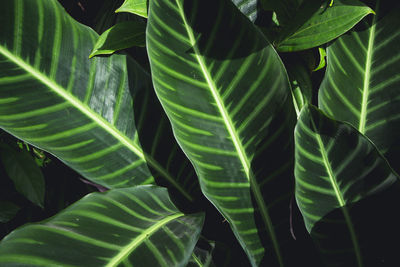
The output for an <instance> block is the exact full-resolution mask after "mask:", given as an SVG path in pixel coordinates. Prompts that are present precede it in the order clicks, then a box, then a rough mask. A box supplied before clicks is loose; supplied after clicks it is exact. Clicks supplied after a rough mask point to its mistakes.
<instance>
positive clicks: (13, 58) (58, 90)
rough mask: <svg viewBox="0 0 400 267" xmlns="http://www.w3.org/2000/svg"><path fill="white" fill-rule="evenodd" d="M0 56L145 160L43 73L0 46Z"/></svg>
mask: <svg viewBox="0 0 400 267" xmlns="http://www.w3.org/2000/svg"><path fill="white" fill-rule="evenodd" d="M0 54H2V55H3V56H5V57H6V58H7V59H9V60H10V61H12V62H13V63H15V64H16V65H17V66H19V67H20V68H22V69H23V70H25V71H27V72H28V73H30V74H31V75H32V76H33V77H35V78H36V79H38V80H39V81H41V82H42V83H44V84H45V85H47V86H48V87H50V88H51V89H52V90H53V91H54V92H55V93H57V94H58V95H59V96H60V97H62V98H64V99H65V100H66V101H68V103H70V104H71V105H72V106H74V107H75V108H77V109H78V110H79V111H81V112H82V113H83V114H85V115H86V116H88V117H89V118H90V119H92V120H93V121H95V122H96V123H97V124H98V125H99V126H100V127H101V128H103V129H104V130H105V131H107V132H108V133H109V134H111V135H112V136H113V137H115V138H116V139H117V140H119V141H120V142H122V143H123V144H124V145H126V146H127V147H128V148H129V149H130V150H131V151H133V152H134V153H135V154H136V155H137V156H138V157H140V158H141V159H145V157H144V155H143V152H142V150H141V149H140V148H139V147H137V146H136V145H134V144H132V142H131V141H130V140H129V139H128V138H127V137H125V136H123V135H122V134H121V133H120V132H119V131H118V130H117V129H115V128H114V127H113V126H111V125H110V124H109V123H108V122H107V121H106V120H105V119H104V118H102V117H100V115H98V114H97V113H95V112H94V111H92V110H91V109H89V108H88V107H86V106H84V105H83V104H82V103H81V102H80V101H79V100H78V99H76V98H75V97H74V96H72V95H71V94H69V93H67V92H65V91H64V89H63V88H62V87H61V86H60V85H58V84H57V83H56V82H55V81H53V80H50V79H49V78H48V77H46V76H45V75H44V74H43V73H41V72H39V71H38V70H36V69H34V68H32V67H31V66H30V65H29V64H27V63H26V62H25V61H24V60H23V59H21V58H18V57H17V56H15V55H13V54H12V53H10V52H9V51H8V50H7V49H6V48H5V47H4V46H2V45H0Z"/></svg>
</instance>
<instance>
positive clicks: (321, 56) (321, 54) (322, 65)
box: [313, 47, 326, 71]
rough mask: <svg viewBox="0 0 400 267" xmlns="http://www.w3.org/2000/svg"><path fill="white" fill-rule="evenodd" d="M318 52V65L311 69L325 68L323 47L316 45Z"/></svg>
mask: <svg viewBox="0 0 400 267" xmlns="http://www.w3.org/2000/svg"><path fill="white" fill-rule="evenodd" d="M318 53H319V63H318V66H317V67H315V69H314V70H313V71H317V70H320V69H323V68H325V66H326V59H325V58H326V50H325V48H323V47H318Z"/></svg>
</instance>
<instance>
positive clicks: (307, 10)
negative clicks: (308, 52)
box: [275, 0, 374, 52]
mask: <svg viewBox="0 0 400 267" xmlns="http://www.w3.org/2000/svg"><path fill="white" fill-rule="evenodd" d="M328 5H329V2H327V1H325V3H324V4H322V5H321V1H319V0H312V1H306V2H305V4H304V6H302V7H301V8H300V9H299V11H298V12H297V15H296V16H295V17H294V18H293V19H292V20H291V22H290V23H289V24H288V25H287V27H285V28H284V29H283V30H282V34H281V36H280V37H279V38H278V40H277V41H276V42H275V43H276V47H277V49H278V51H281V52H292V51H299V50H305V49H308V48H312V47H316V46H319V45H321V44H324V43H327V42H329V41H331V40H333V39H335V38H336V37H338V36H340V35H342V34H343V33H345V32H347V31H348V30H350V29H351V28H352V27H353V26H354V25H356V24H357V23H358V22H359V21H360V20H361V19H362V18H364V17H365V16H366V15H368V14H371V13H374V12H373V10H372V9H371V8H369V7H368V6H366V5H364V4H363V3H361V2H359V1H357V0H337V1H335V3H334V5H333V6H328Z"/></svg>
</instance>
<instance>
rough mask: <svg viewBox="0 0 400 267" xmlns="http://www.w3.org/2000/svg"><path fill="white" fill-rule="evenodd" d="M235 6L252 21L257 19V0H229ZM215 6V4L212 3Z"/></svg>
mask: <svg viewBox="0 0 400 267" xmlns="http://www.w3.org/2000/svg"><path fill="white" fill-rule="evenodd" d="M231 1H232V2H233V3H234V4H235V5H236V6H237V8H238V9H239V10H240V11H241V12H242V13H243V14H244V15H246V17H248V18H249V20H251V21H252V22H254V21H256V19H257V11H258V9H257V5H258V2H259V0H231ZM214 6H215V4H214Z"/></svg>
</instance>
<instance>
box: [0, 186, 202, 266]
mask: <svg viewBox="0 0 400 267" xmlns="http://www.w3.org/2000/svg"><path fill="white" fill-rule="evenodd" d="M203 220H204V216H203V215H202V214H192V215H185V214H183V213H182V212H180V211H179V210H178V209H177V208H176V207H175V206H174V205H173V203H172V202H171V200H170V199H169V196H168V192H167V190H166V189H165V188H161V187H155V186H138V187H132V188H125V189H114V190H109V191H107V192H105V193H92V194H90V195H88V196H86V197H84V198H83V199H81V200H79V201H78V202H76V203H75V204H73V205H71V206H69V207H68V208H67V209H65V210H64V211H62V212H60V213H58V214H57V215H56V216H54V217H52V218H50V219H48V220H46V221H43V222H41V223H35V224H30V225H26V226H23V227H21V228H19V229H17V230H15V231H13V232H12V233H11V234H9V235H8V236H7V237H6V238H5V239H4V240H3V241H2V242H1V243H0V265H2V266H12V265H14V266H16V265H35V266H109V267H111V266H120V265H128V266H185V264H186V263H187V262H188V261H189V258H190V256H191V254H192V251H193V248H194V246H195V244H196V242H197V240H198V238H199V234H200V231H201V227H202V225H203ZM94 226H96V227H94Z"/></svg>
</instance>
